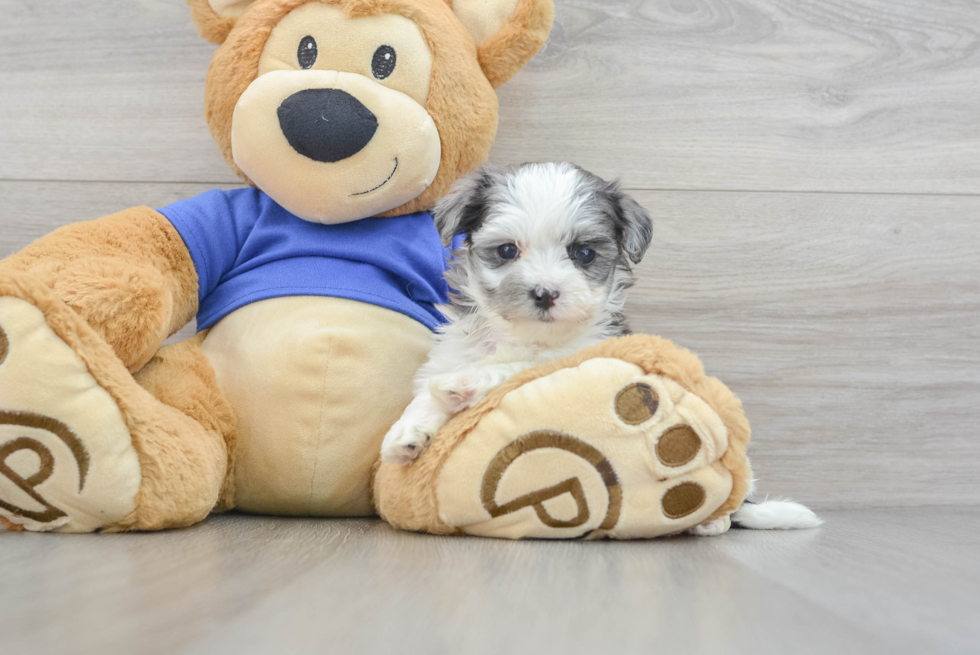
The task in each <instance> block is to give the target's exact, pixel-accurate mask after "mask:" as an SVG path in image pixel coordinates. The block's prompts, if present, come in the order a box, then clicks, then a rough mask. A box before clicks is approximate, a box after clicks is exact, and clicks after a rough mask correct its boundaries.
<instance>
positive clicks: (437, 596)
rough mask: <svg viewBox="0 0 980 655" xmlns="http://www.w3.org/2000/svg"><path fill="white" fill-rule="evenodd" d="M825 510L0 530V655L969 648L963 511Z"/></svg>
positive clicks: (977, 589) (978, 524) (973, 587)
mask: <svg viewBox="0 0 980 655" xmlns="http://www.w3.org/2000/svg"><path fill="white" fill-rule="evenodd" d="M825 518H826V519H827V523H826V525H825V526H824V527H822V528H820V529H818V530H813V531H805V532H804V531H800V532H781V533H776V532H750V531H746V530H739V531H733V532H730V533H728V534H727V535H724V536H722V537H717V538H694V537H678V538H673V539H666V540H661V541H653V542H628V543H609V542H587V543H586V542H559V543H555V542H550V543H549V542H523V543H513V542H504V541H496V540H489V539H476V538H474V539H460V538H455V537H431V536H424V535H415V534H410V533H404V532H399V531H396V530H394V529H392V528H390V527H389V526H387V525H385V524H382V523H380V522H377V521H371V520H361V521H347V520H339V521H324V520H314V519H274V518H258V517H240V516H229V517H213V518H212V519H210V520H209V521H208V522H206V523H205V524H204V525H201V526H198V527H197V528H194V529H191V530H183V531H177V532H170V533H164V534H155V535H141V536H131V535H122V536H119V535H115V536H102V535H98V536H85V537H64V536H51V535H20V534H11V533H6V534H4V533H0V580H3V585H0V616H2V621H0V625H2V626H3V627H2V635H0V651H2V652H3V653H5V655H20V654H21V653H24V654H27V653H32V654H37V653H79V654H82V653H93V654H97V655H104V654H106V653H140V654H142V655H153V654H157V653H159V654H167V655H170V654H174V653H201V654H207V655H212V654H216V653H235V654H238V655H244V654H246V653H257V654H267V653H364V654H379V653H428V654H430V655H441V654H443V653H445V654H446V655H456V654H459V653H467V654H470V653H472V654H474V655H479V654H483V653H486V654H487V655H497V654H499V653H508V654H510V655H519V654H523V653H528V654H532V655H539V654H541V653H568V654H569V655H578V654H580V653H581V654H585V653H592V654H595V653H601V654H605V653H609V654H616V653H665V654H671V653H683V654H685V655H697V654H699V653H706V654H711V655H718V654H722V653H723V654H726V655H738V654H741V653H745V654H747V655H768V654H769V653H772V654H774V655H775V654H778V655H787V654H792V655H804V654H808V653H821V654H826V653H861V654H865V655H873V654H877V653H882V654H889V655H896V654H899V653H916V654H924V653H928V654H929V655H939V654H941V653H976V652H978V650H980V622H978V621H977V612H978V610H980V558H978V557H977V553H978V552H980V511H978V510H976V509H974V510H966V511H961V510H953V509H949V508H914V509H880V510H874V511H866V510H838V511H831V512H827V513H826V514H825Z"/></svg>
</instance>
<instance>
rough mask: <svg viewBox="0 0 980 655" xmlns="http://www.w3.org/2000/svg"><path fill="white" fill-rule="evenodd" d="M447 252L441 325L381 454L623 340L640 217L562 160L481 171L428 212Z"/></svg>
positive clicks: (401, 456)
mask: <svg viewBox="0 0 980 655" xmlns="http://www.w3.org/2000/svg"><path fill="white" fill-rule="evenodd" d="M435 221H436V226H437V228H438V229H439V232H440V234H441V235H442V238H443V241H444V243H446V244H447V245H448V244H449V243H451V242H452V241H453V238H454V237H455V236H456V235H465V238H464V241H463V243H462V246H461V247H460V248H459V249H458V250H456V251H455V252H454V253H453V254H454V257H455V260H454V261H453V262H451V264H450V269H449V271H448V272H447V281H448V282H449V285H450V287H452V289H454V290H455V293H453V294H451V296H452V298H453V299H452V306H451V307H450V313H451V316H450V319H451V322H450V323H449V324H448V325H446V326H445V327H444V328H443V329H442V331H441V333H440V334H439V335H438V336H437V341H436V344H435V346H434V348H433V350H432V352H431V354H430V356H429V360H428V362H427V363H426V364H425V365H423V366H422V368H421V369H420V370H419V372H418V375H417V376H416V382H415V398H414V400H413V401H412V403H411V404H410V405H409V406H408V408H407V409H406V410H405V413H404V414H403V415H402V417H401V418H400V419H399V420H398V422H397V423H395V425H394V426H393V427H392V428H391V430H390V431H389V432H388V434H387V435H386V436H385V439H384V443H383V445H382V448H381V459H382V460H383V461H385V462H391V463H396V464H410V463H412V462H413V461H414V460H415V459H416V458H417V457H418V456H419V455H420V454H421V453H422V452H423V451H424V450H425V448H426V447H427V446H428V445H429V443H430V442H431V440H432V437H433V435H435V433H436V432H437V431H438V430H439V428H440V427H442V426H443V425H444V424H445V423H446V421H448V420H449V418H450V417H452V416H453V415H454V414H456V413H458V412H460V411H462V410H464V409H466V408H468V407H472V406H473V405H475V404H476V403H477V402H479V401H480V400H481V399H482V398H483V397H484V396H486V395H487V394H488V393H489V392H490V391H491V390H493V389H494V388H495V387H498V386H499V385H501V384H503V383H504V382H505V381H507V380H508V379H509V378H510V377H511V376H513V375H514V374H516V373H518V372H519V371H522V370H524V369H526V368H530V367H532V366H536V365H538V364H543V363H546V362H550V361H552V360H555V359H558V358H560V357H563V356H565V355H570V354H572V353H574V352H576V351H578V350H581V349H582V348H585V347H587V346H591V345H594V344H597V343H599V342H600V341H602V340H603V339H606V338H609V337H616V336H622V335H625V334H629V329H628V327H627V325H626V321H625V319H624V316H623V304H624V302H625V300H626V290H627V289H629V288H630V286H632V284H633V280H634V278H633V273H632V266H633V265H634V264H637V263H639V262H640V260H641V259H642V258H643V255H644V253H645V252H646V250H647V248H648V247H649V246H650V240H651V238H652V233H653V223H652V221H651V220H650V215H649V214H648V213H647V212H646V211H645V210H644V209H643V208H642V207H641V206H640V205H639V204H638V203H637V202H636V201H635V200H633V199H632V198H630V197H629V196H627V195H626V194H625V193H623V192H622V191H620V190H619V186H618V184H617V183H615V182H606V181H605V180H602V179H600V178H599V177H597V176H595V175H593V174H592V173H589V172H587V171H585V170H582V169H581V168H579V167H578V166H574V165H572V164H524V165H522V166H517V167H511V168H494V167H489V166H488V167H484V168H482V169H481V170H480V171H478V172H477V173H475V174H473V175H471V176H469V177H466V178H463V179H461V180H459V181H458V182H457V183H456V185H455V186H454V187H453V189H452V190H451V192H450V193H449V195H448V196H446V197H445V198H444V199H443V200H441V201H440V202H439V203H438V204H437V206H436V208H435Z"/></svg>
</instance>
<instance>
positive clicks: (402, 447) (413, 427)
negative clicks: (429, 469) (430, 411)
mask: <svg viewBox="0 0 980 655" xmlns="http://www.w3.org/2000/svg"><path fill="white" fill-rule="evenodd" d="M439 427H441V426H439V425H436V424H434V423H433V424H432V425H424V424H419V423H412V422H409V421H398V423H395V425H393V426H392V428H391V429H390V430H389V431H388V434H387V435H385V439H384V442H383V443H382V444H381V461H382V462H386V463H388V464H400V465H402V466H407V465H409V464H411V463H412V462H414V461H415V460H416V459H418V457H419V455H421V454H422V453H423V452H425V449H426V448H428V447H429V445H430V444H431V443H432V435H434V434H435V433H436V432H437V431H438V430H439Z"/></svg>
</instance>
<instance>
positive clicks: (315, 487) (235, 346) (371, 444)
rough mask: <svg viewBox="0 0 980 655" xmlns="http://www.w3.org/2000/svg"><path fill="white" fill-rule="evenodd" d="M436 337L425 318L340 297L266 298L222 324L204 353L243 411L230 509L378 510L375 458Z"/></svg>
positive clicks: (303, 512) (337, 512)
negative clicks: (422, 320)
mask: <svg viewBox="0 0 980 655" xmlns="http://www.w3.org/2000/svg"><path fill="white" fill-rule="evenodd" d="M431 344H432V334H431V332H430V331H429V330H428V329H426V328H425V327H424V326H423V325H421V324H420V323H418V322H416V321H414V320H412V319H410V318H408V317H406V316H404V315H402V314H398V313H395V312H392V311H388V310H386V309H382V308H380V307H373V306H371V305H365V304H363V303H358V302H353V301H350V300H345V299H341V298H319V297H302V296H299V297H292V298H277V299H272V300H263V301H261V302H257V303H253V304H251V305H248V306H246V307H243V308H242V309H240V310H238V311H236V312H234V313H233V314H231V315H229V316H228V317H227V318H226V319H225V320H223V321H221V322H220V323H218V325H216V326H215V327H214V328H213V329H212V330H211V331H210V332H209V334H208V336H207V339H206V340H205V341H204V352H205V354H206V355H207V358H208V361H210V362H211V364H212V365H213V366H214V368H215V371H216V373H217V378H218V384H219V386H220V388H221V389H222V390H223V391H224V393H225V394H226V396H227V398H228V401H229V402H230V404H231V406H232V407H233V409H234V412H235V415H236V416H237V420H238V430H237V439H238V446H237V449H236V452H237V456H236V470H235V474H234V478H235V494H234V505H235V507H237V508H239V509H242V510H245V511H249V512H256V513H267V514H287V515H305V516H368V515H371V514H373V513H374V511H373V505H372V502H371V468H372V466H373V465H374V462H375V460H376V459H377V457H378V452H379V451H380V449H381V440H382V439H383V438H384V435H385V433H386V432H387V431H388V428H389V427H390V426H391V424H392V423H394V422H395V420H396V419H397V418H398V416H399V415H400V414H401V412H402V410H403V409H404V408H405V406H406V405H408V403H409V401H410V400H411V396H412V376H413V375H414V373H415V371H416V369H418V367H419V366H421V364H422V362H424V361H425V357H426V355H427V354H428V352H429V348H431ZM242 362H248V364H247V365H244V366H243V364H242ZM270 435H272V436H273V438H270Z"/></svg>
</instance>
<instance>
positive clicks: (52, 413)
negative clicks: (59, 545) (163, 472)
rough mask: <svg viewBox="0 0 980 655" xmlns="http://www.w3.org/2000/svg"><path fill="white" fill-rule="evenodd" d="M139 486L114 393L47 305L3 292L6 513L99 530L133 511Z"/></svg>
mask: <svg viewBox="0 0 980 655" xmlns="http://www.w3.org/2000/svg"><path fill="white" fill-rule="evenodd" d="M65 316H70V317H71V318H75V319H76V320H78V321H80V320H81V319H77V317H74V316H72V313H71V312H70V311H67V310H64V311H62V312H61V316H60V317H59V318H61V319H64V318H65ZM65 327H67V328H68V329H71V328H72V327H73V326H70V325H69V326H62V328H63V329H64V328H65ZM140 482H141V475H140V464H139V459H138V457H137V454H136V452H135V450H134V448H133V445H132V439H131V437H130V433H129V430H128V429H127V427H126V423H125V421H124V419H123V416H122V414H121V412H120V410H119V407H118V405H117V404H116V402H115V401H114V400H113V398H112V396H111V395H110V394H109V393H108V392H107V391H106V390H105V389H104V388H103V387H102V386H101V385H100V384H99V383H98V382H97V381H96V379H95V378H94V377H93V375H92V373H91V372H90V371H89V369H88V367H87V366H86V364H85V363H84V361H83V359H82V358H81V357H80V356H79V355H78V354H77V353H76V352H75V350H73V349H72V348H71V347H70V346H69V345H68V344H67V343H66V342H65V341H64V340H63V339H62V338H60V337H59V336H58V334H57V333H56V332H55V330H54V329H52V327H51V326H50V325H49V323H48V320H47V318H46V316H45V313H44V312H42V310H41V309H39V308H38V307H36V306H35V305H33V304H31V303H30V302H27V301H26V300H24V299H22V298H18V297H9V296H8V297H0V517H3V518H4V519H5V520H6V522H7V524H8V526H9V525H10V524H13V525H14V526H20V527H22V528H24V529H27V530H35V531H51V530H55V531H59V532H91V531H93V530H96V529H98V528H100V527H104V526H106V525H110V524H112V523H114V522H117V521H119V520H121V519H122V518H123V517H125V516H126V515H128V514H130V513H131V512H133V510H134V509H135V507H136V496H137V492H138V491H139V488H140Z"/></svg>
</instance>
